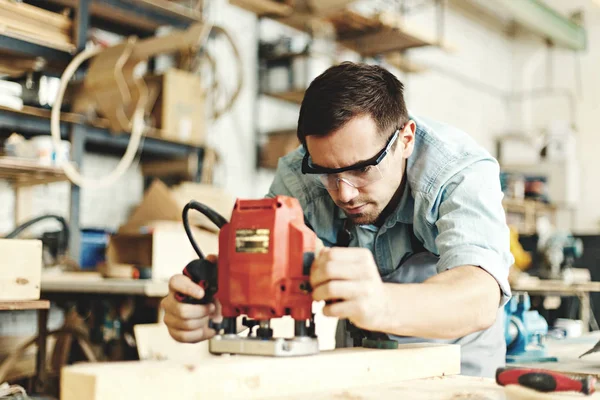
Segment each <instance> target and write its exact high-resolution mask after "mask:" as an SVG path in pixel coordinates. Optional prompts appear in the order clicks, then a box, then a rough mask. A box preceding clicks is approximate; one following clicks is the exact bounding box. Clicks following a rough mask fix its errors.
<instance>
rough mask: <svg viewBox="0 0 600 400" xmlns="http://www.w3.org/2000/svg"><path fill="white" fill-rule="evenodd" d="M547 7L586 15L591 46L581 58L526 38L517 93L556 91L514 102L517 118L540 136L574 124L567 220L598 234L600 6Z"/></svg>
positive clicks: (557, 3) (517, 56) (577, 0)
mask: <svg viewBox="0 0 600 400" xmlns="http://www.w3.org/2000/svg"><path fill="white" fill-rule="evenodd" d="M546 3H547V4H548V5H550V6H551V7H553V8H555V9H556V10H558V11H559V12H561V13H563V14H565V15H568V14H570V13H571V12H572V11H575V10H583V11H584V19H585V21H584V23H585V26H586V29H587V34H588V48H587V49H586V50H585V51H583V52H581V53H579V54H575V53H574V52H572V51H569V50H562V49H552V50H550V51H548V50H547V49H546V48H545V46H544V44H543V43H541V41H540V40H539V39H537V38H535V37H532V36H531V35H529V36H527V35H521V36H520V38H521V40H520V41H519V44H518V45H517V46H515V53H514V62H515V66H516V73H515V74H514V91H515V92H522V93H529V92H530V91H531V90H532V89H551V92H550V93H549V94H547V95H544V96H534V97H531V96H530V97H529V98H530V99H531V100H530V101H523V102H520V103H514V107H513V108H512V110H511V111H512V112H511V119H512V121H513V124H514V125H515V126H518V127H520V129H521V130H522V131H523V132H524V133H525V134H536V133H539V132H541V131H543V130H544V129H546V128H548V126H551V125H553V124H563V125H564V124H568V125H570V124H573V125H574V132H575V138H576V153H575V157H573V158H571V159H570V161H569V162H568V163H566V164H564V165H559V167H560V168H566V169H568V170H569V174H570V175H571V176H570V178H568V179H566V181H565V182H564V190H565V192H566V193H565V194H569V195H571V196H572V197H573V198H574V201H573V207H571V208H570V211H571V212H567V211H565V212H564V214H566V215H565V216H564V217H567V216H568V217H570V218H569V221H568V222H569V223H570V224H571V226H572V229H573V230H575V231H576V232H578V233H597V232H598V230H599V229H600V209H599V208H598V206H597V205H598V200H599V199H600V186H599V185H598V178H597V170H598V157H597V149H598V148H599V147H600V135H598V129H599V126H600V118H599V117H598V115H599V112H600V75H599V74H598V67H599V66H600V41H599V39H600V6H599V5H598V3H596V4H594V2H593V1H592V0H572V1H563V0H547V1H546ZM570 98H572V102H571V101H570V100H569V99H570ZM571 106H572V107H573V109H574V113H573V114H574V115H573V116H571V114H572V113H571V111H570V110H571ZM550 178H551V179H552V176H551V177H550Z"/></svg>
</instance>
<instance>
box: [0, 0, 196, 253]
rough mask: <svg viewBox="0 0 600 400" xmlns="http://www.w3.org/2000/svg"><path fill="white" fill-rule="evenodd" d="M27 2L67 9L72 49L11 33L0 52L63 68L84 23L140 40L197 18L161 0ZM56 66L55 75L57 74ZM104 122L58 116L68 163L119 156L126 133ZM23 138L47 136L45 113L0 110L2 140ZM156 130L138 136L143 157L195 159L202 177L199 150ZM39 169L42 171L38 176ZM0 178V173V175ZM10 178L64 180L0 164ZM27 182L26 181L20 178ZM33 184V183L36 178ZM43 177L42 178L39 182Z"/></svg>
mask: <svg viewBox="0 0 600 400" xmlns="http://www.w3.org/2000/svg"><path fill="white" fill-rule="evenodd" d="M27 3H28V4H31V5H34V6H38V7H41V8H46V9H54V11H59V10H61V9H62V8H64V7H70V8H73V13H72V37H73V48H72V49H57V48H53V47H52V46H49V45H48V43H44V42H43V41H42V40H34V41H30V40H24V39H23V38H19V37H15V36H14V35H5V33H6V32H4V31H3V32H1V33H0V51H1V52H4V53H9V54H17V55H25V56H30V57H32V58H37V57H42V58H45V59H46V60H47V61H48V62H49V63H53V64H54V65H57V64H58V65H59V66H62V68H63V69H64V67H65V66H66V65H67V64H68V63H69V62H70V61H71V60H72V59H73V57H74V56H75V54H76V53H77V52H79V51H81V50H83V49H84V47H85V44H86V42H87V39H88V32H89V29H90V25H94V24H96V23H97V24H100V25H101V26H102V28H103V29H108V28H113V29H114V31H115V32H118V33H120V34H135V35H138V36H140V37H146V36H149V35H151V34H153V33H154V30H155V29H156V28H158V27H159V26H163V25H170V26H173V27H175V28H179V29H185V28H187V27H189V26H190V25H191V24H193V23H196V22H198V21H200V20H201V19H202V15H201V12H199V11H197V10H191V9H186V8H185V7H183V6H181V5H178V4H174V3H171V2H169V1H167V0H29V1H27ZM60 68H61V67H59V68H58V70H59V71H58V72H59V73H60V72H62V69H60ZM107 126H108V124H107V123H106V121H103V120H101V119H99V120H96V121H94V122H93V123H89V122H87V121H85V119H84V117H83V116H82V115H79V114H73V113H61V124H60V132H61V137H62V138H63V139H66V140H70V142H71V160H72V162H73V163H74V164H76V165H78V166H81V164H82V161H83V154H84V152H85V150H86V149H87V150H92V151H96V152H100V153H103V154H118V155H119V156H120V155H122V154H123V151H124V149H125V148H126V146H127V144H128V142H129V137H130V136H129V134H114V133H112V132H110V131H109V130H108V129H107ZM15 131H16V132H18V133H20V134H23V135H24V136H35V135H49V134H50V110H46V109H42V108H36V107H27V106H25V107H23V109H21V110H14V109H11V108H7V107H0V136H3V137H7V136H8V135H10V133H12V132H15ZM159 133H160V132H158V131H157V130H150V131H149V132H148V134H147V136H145V137H144V140H143V144H142V146H141V148H140V152H141V156H142V158H143V159H152V160H156V159H158V160H160V159H173V158H179V157H188V156H189V155H194V156H197V159H198V164H199V167H198V174H197V177H196V178H197V179H198V178H199V177H200V175H201V173H202V168H201V165H202V157H203V155H204V149H203V148H202V147H199V146H192V145H188V144H184V143H175V142H169V141H166V140H163V139H160V138H158V136H160V135H159ZM39 171H43V172H41V175H40V172H39ZM3 174H4V175H3ZM15 174H16V175H18V176H20V178H18V179H22V180H23V181H24V182H28V183H29V182H36V181H39V182H40V183H47V182H49V181H57V180H65V177H64V174H61V173H59V172H58V171H56V170H47V169H43V168H42V169H28V168H25V167H23V166H21V169H20V170H18V169H16V168H15V166H14V165H12V166H9V164H7V165H5V166H3V165H2V163H1V162H0V178H2V177H6V178H9V179H15ZM24 174H25V175H28V174H29V178H28V179H31V180H26V179H25V178H23V175H24ZM36 177H38V178H39V180H37V178H36ZM41 177H43V178H41ZM80 196H81V191H80V188H79V187H77V186H75V185H71V191H70V213H69V214H70V215H69V225H70V226H69V228H70V232H71V235H70V243H69V249H70V253H71V256H72V257H73V258H74V259H75V260H78V259H79V254H80V223H79V222H80V213H79V211H80Z"/></svg>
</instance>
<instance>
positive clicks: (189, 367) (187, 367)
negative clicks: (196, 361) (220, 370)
mask: <svg viewBox="0 0 600 400" xmlns="http://www.w3.org/2000/svg"><path fill="white" fill-rule="evenodd" d="M184 367H185V369H187V370H188V371H189V372H194V370H195V369H196V367H195V366H194V365H192V364H186V365H184Z"/></svg>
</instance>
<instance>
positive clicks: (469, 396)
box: [448, 392, 492, 400]
mask: <svg viewBox="0 0 600 400" xmlns="http://www.w3.org/2000/svg"><path fill="white" fill-rule="evenodd" d="M448 400H492V397H489V396H486V395H483V394H477V393H467V392H465V393H454V394H453V395H452V397H449V398H448Z"/></svg>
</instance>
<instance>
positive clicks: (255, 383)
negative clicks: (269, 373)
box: [244, 375, 260, 389]
mask: <svg viewBox="0 0 600 400" xmlns="http://www.w3.org/2000/svg"><path fill="white" fill-rule="evenodd" d="M244 385H245V386H247V387H248V388H249V389H258V388H259V387H260V376H258V375H255V376H249V377H248V378H246V379H244Z"/></svg>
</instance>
